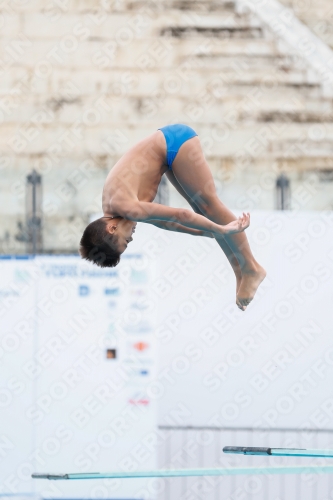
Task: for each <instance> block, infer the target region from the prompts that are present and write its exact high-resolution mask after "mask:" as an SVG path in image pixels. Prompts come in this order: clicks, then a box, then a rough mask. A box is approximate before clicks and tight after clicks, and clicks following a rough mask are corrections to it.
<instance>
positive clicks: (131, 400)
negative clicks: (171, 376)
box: [128, 393, 150, 406]
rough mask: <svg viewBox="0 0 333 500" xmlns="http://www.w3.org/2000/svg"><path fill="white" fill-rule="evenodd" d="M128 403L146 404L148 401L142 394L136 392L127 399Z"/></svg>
mask: <svg viewBox="0 0 333 500" xmlns="http://www.w3.org/2000/svg"><path fill="white" fill-rule="evenodd" d="M128 402H129V404H130V405H133V406H148V405H149V403H150V401H149V399H148V398H147V396H145V395H144V394H140V393H136V394H133V396H132V397H130V398H129V400H128Z"/></svg>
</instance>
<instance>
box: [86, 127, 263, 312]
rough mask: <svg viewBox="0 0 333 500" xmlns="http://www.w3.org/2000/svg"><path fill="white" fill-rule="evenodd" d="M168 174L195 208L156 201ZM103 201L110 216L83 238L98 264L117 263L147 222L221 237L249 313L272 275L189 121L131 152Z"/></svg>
mask: <svg viewBox="0 0 333 500" xmlns="http://www.w3.org/2000/svg"><path fill="white" fill-rule="evenodd" d="M163 174H166V176H167V177H168V179H169V181H170V182H171V183H172V184H173V185H174V187H175V188H176V189H177V191H178V192H179V193H180V194H181V195H182V196H183V197H184V198H185V199H186V200H187V201H188V203H189V204H190V206H191V207H192V209H193V211H192V210H190V209H184V208H172V207H168V206H165V205H160V204H158V203H153V200H154V198H155V196H156V193H157V189H158V186H159V183H160V181H161V178H162V175H163ZM102 204H103V213H104V216H103V217H101V218H100V219H97V220H96V221H94V222H92V223H91V224H89V225H88V226H87V227H86V229H85V231H84V233H83V236H82V238H81V242H80V245H81V246H80V253H81V256H82V257H83V258H84V259H87V260H89V261H91V262H93V263H95V264H97V265H98V266H101V267H114V266H116V265H117V264H118V263H119V261H120V256H121V254H122V253H123V252H124V251H125V250H126V248H127V245H128V244H129V243H130V242H131V241H132V239H133V238H132V235H133V233H134V231H135V227H136V224H137V222H145V223H148V224H153V225H154V226H157V227H159V228H162V229H166V230H168V231H176V232H182V233H187V234H192V235H195V236H207V237H210V238H215V239H216V241H217V243H218V245H219V246H220V247H221V249H222V250H223V252H224V254H225V255H226V257H227V259H228V261H229V263H230V265H231V267H232V269H233V271H234V273H235V276H236V304H237V305H238V307H239V308H240V309H241V310H243V311H244V310H245V309H246V306H247V305H248V304H249V303H250V302H251V300H252V299H253V297H254V295H255V293H256V291H257V288H258V287H259V285H260V283H261V282H262V281H263V279H264V278H265V276H266V272H265V270H264V268H263V267H262V266H261V265H260V264H258V262H257V261H256V260H255V258H254V256H253V254H252V252H251V249H250V246H249V242H248V240H247V237H246V235H245V233H244V230H245V229H246V228H247V227H248V226H249V225H250V214H248V213H247V214H244V213H243V215H242V216H241V217H239V218H238V219H237V218H236V217H235V216H234V215H233V213H232V212H231V211H230V210H229V209H228V208H227V207H226V206H225V205H224V204H223V203H222V202H221V200H220V199H219V198H218V196H217V192H216V188H215V184H214V180H213V176H212V173H211V171H210V168H209V166H208V164H207V162H206V160H205V157H204V154H203V151H202V148H201V145H200V141H199V137H198V135H197V134H196V132H195V131H194V130H193V129H192V128H191V127H188V126H187V125H182V124H175V125H168V126H166V127H162V128H161V129H158V130H157V131H156V132H154V133H153V134H151V135H149V136H148V137H147V138H145V139H143V140H142V141H140V142H138V143H137V144H136V145H135V146H133V147H132V148H131V149H130V150H129V151H127V153H125V154H124V155H123V156H122V157H121V158H120V159H119V161H118V162H117V163H116V164H115V166H114V167H113V168H112V170H111V171H110V173H109V175H108V176H107V178H106V182H105V185H104V189H103V197H102Z"/></svg>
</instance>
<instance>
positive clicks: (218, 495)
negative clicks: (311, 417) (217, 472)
mask: <svg viewBox="0 0 333 500" xmlns="http://www.w3.org/2000/svg"><path fill="white" fill-rule="evenodd" d="M159 433H160V443H161V445H160V448H159V467H160V468H188V467H223V466H226V467H227V466H228V467H230V466H235V467H241V466H244V467H247V466H262V467H267V466H277V465H318V466H319V465H323V464H332V463H333V461H332V460H328V459H312V458H292V457H258V456H243V455H241V456H235V455H225V454H223V452H222V448H223V447H224V446H229V445H230V446H270V447H275V448H282V447H283V448H285V447H288V448H293V447H295V448H324V449H325V448H332V447H333V429H331V430H319V429H304V430H303V429H282V428H276V429H272V428H271V429H268V428H267V429H265V428H262V429H255V428H246V427H242V428H230V427H229V428H228V427H204V426H201V427H199V426H198V427H185V426H183V427H182V426H180V427H174V426H160V427H159ZM175 498H177V499H178V500H254V499H255V500H267V499H270V500H284V499H286V498H293V499H294V500H319V499H320V500H330V499H332V498H333V475H330V474H327V475H322V474H318V475H317V474H316V475H314V474H301V475H292V476H284V475H281V476H271V475H267V476H252V477H234V476H231V477H209V478H205V477H204V478H188V477H184V478H176V479H163V481H162V482H160V483H159V495H158V499H159V500H172V499H175Z"/></svg>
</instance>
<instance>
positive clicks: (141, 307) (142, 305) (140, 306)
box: [130, 302, 148, 311]
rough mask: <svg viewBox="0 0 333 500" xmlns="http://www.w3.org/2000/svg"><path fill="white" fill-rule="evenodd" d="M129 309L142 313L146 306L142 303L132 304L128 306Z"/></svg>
mask: <svg viewBox="0 0 333 500" xmlns="http://www.w3.org/2000/svg"><path fill="white" fill-rule="evenodd" d="M130 307H131V308H132V309H137V310H138V311H144V310H145V309H147V308H148V304H147V303H144V302H132V303H131V304H130Z"/></svg>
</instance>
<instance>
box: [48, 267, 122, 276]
mask: <svg viewBox="0 0 333 500" xmlns="http://www.w3.org/2000/svg"><path fill="white" fill-rule="evenodd" d="M41 270H42V272H43V274H44V276H46V277H47V278H64V277H66V276H71V277H78V278H103V277H108V278H115V277H117V276H118V271H117V270H114V269H110V268H103V269H101V268H98V267H97V266H95V267H93V265H91V266H87V265H86V264H84V267H81V265H75V264H42V265H41Z"/></svg>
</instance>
